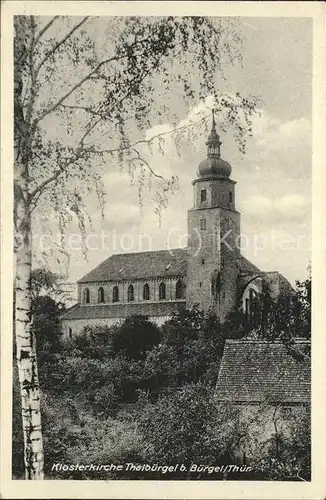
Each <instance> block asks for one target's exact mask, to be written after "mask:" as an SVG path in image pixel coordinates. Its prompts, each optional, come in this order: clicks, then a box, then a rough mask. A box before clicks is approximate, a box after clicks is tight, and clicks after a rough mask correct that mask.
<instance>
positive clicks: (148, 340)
mask: <svg viewBox="0 0 326 500" xmlns="http://www.w3.org/2000/svg"><path fill="white" fill-rule="evenodd" d="M160 341H161V331H160V329H159V328H158V327H157V326H156V325H155V324H154V323H151V322H150V321H148V320H147V319H146V318H144V317H143V316H131V317H128V318H126V319H125V321H124V322H123V324H122V325H121V326H120V327H118V328H116V329H115V331H114V333H113V348H114V351H115V352H116V353H123V354H124V355H126V356H127V358H128V359H143V358H144V357H145V355H146V352H147V351H150V350H151V349H152V348H153V347H154V346H155V345H158V344H159V343H160Z"/></svg>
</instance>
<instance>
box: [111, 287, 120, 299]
mask: <svg viewBox="0 0 326 500" xmlns="http://www.w3.org/2000/svg"><path fill="white" fill-rule="evenodd" d="M112 302H119V288H118V287H117V286H114V287H113V292H112Z"/></svg>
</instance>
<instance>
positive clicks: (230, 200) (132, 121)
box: [2, 2, 325, 499]
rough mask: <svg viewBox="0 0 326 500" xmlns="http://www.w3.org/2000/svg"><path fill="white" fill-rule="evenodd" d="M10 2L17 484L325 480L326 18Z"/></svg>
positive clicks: (141, 5) (215, 7) (313, 10)
mask: <svg viewBox="0 0 326 500" xmlns="http://www.w3.org/2000/svg"><path fill="white" fill-rule="evenodd" d="M9 3H11V2H9ZM12 3H13V4H19V3H21V4H24V5H25V6H26V9H25V10H24V9H21V10H19V9H18V8H17V7H16V10H15V12H14V14H13V15H12V16H11V17H10V16H7V23H8V25H10V26H9V28H8V32H9V33H11V36H12V38H11V40H9V45H8V46H7V50H8V51H10V43H11V44H12V47H11V48H12V59H13V62H12V72H11V75H9V78H11V81H12V86H13V90H12V96H11V97H10V96H8V99H9V100H10V99H12V117H11V119H12V145H11V148H12V152H11V155H12V184H11V188H10V185H9V188H8V189H9V191H10V189H12V192H13V195H12V198H11V199H12V206H11V207H10V204H9V203H8V204H7V205H6V206H7V209H6V214H5V216H6V217H9V219H10V220H12V224H13V227H12V230H11V234H12V243H11V244H10V242H9V246H10V245H11V252H12V260H11V264H9V265H8V264H5V266H6V267H8V268H9V267H10V269H11V268H13V271H12V272H13V274H12V278H9V279H8V280H6V285H5V289H6V293H7V294H8V293H9V297H10V301H7V303H8V302H10V308H12V309H11V311H12V312H11V313H10V317H11V319H10V318H9V319H10V321H9V324H10V322H11V325H12V341H10V337H9V334H8V335H7V342H8V344H10V345H9V349H7V350H6V352H7V353H8V356H7V358H8V360H9V358H10V363H9V361H7V363H8V366H9V365H10V370H11V373H12V374H11V378H10V377H9V379H10V380H11V382H10V384H9V385H10V387H7V393H8V394H7V395H8V398H9V399H8V404H9V406H11V423H10V425H8V432H9V435H10V436H11V437H10V452H9V453H10V456H7V457H6V461H7V462H8V464H9V468H10V478H9V479H10V482H11V484H19V485H20V487H21V488H22V491H23V493H21V495H24V494H25V495H26V494H27V493H24V487H25V486H24V485H26V487H29V486H28V484H29V483H30V482H31V481H32V482H33V481H41V482H42V481H45V482H46V483H47V484H48V485H49V484H50V483H51V484H54V485H56V484H58V483H60V482H61V483H64V484H66V483H67V484H68V485H69V486H70V484H77V483H78V484H80V486H79V490H78V491H79V494H78V495H79V496H76V497H73V496H71V498H77V497H78V498H95V496H92V495H95V493H92V488H96V487H97V484H98V483H100V484H104V485H111V484H112V485H114V488H115V490H114V491H115V493H112V494H111V493H110V495H109V496H108V497H106V498H113V496H111V495H118V494H117V493H116V491H118V488H119V487H122V486H123V484H124V482H125V481H129V482H130V481H132V484H131V486H130V493H129V495H131V496H130V497H133V496H132V495H133V494H134V493H133V490H135V489H136V488H140V487H141V485H142V484H144V485H145V487H146V483H148V485H149V486H150V484H152V483H153V482H155V484H157V488H161V491H160V493H158V492H157V491H156V493H153V496H152V497H151V498H163V497H164V498H168V497H167V494H165V493H164V491H165V490H164V487H165V486H163V485H167V484H168V483H171V485H172V483H175V482H177V484H178V485H181V486H180V487H182V485H183V486H186V485H187V488H188V489H189V491H190V492H191V488H192V484H194V485H195V484H199V483H200V482H201V483H202V484H204V486H206V487H207V488H208V487H209V484H211V489H212V491H211V493H210V495H211V496H210V497H209V498H220V497H219V496H218V495H219V494H221V493H218V491H219V484H221V485H222V486H223V487H224V488H226V487H227V485H228V484H229V483H232V485H238V487H239V488H240V487H241V488H242V490H243V491H245V494H243V495H245V496H241V498H253V497H251V496H250V495H251V493H250V491H249V489H248V487H247V486H248V485H249V484H250V485H251V484H253V483H254V486H253V488H254V487H255V486H259V484H262V485H264V488H263V489H262V491H264V495H267V496H264V498H288V497H287V496H280V497H276V496H275V494H274V495H272V493H270V494H271V495H272V496H271V497H269V496H268V494H269V492H268V489H269V488H270V487H271V485H272V487H273V485H274V484H275V483H277V484H278V485H280V486H281V485H282V484H284V485H287V487H288V488H289V491H290V489H291V485H292V487H293V491H295V492H299V491H300V490H299V489H298V488H301V487H302V488H307V487H308V485H310V486H311V485H312V482H313V481H314V478H316V474H315V473H314V468H313V467H314V466H312V464H314V463H315V462H316V461H314V460H313V456H312V437H311V436H312V420H311V413H312V411H311V410H312V408H313V407H312V400H311V398H312V385H311V380H312V377H311V368H312V363H311V358H312V352H314V347H313V346H312V345H311V344H312V338H314V339H316V337H317V332H316V331H315V328H317V324H319V323H318V321H313V322H312V316H313V307H314V306H315V303H314V296H315V295H314V293H313V290H314V286H315V285H314V276H315V274H314V273H316V274H317V276H318V274H319V275H322V273H323V270H322V269H321V268H320V269H317V270H316V265H315V264H314V260H313V256H314V252H313V251H312V247H313V238H312V234H313V231H312V226H313V213H314V211H313V207H315V208H316V204H314V203H313V186H314V185H316V183H313V178H314V177H313V154H314V142H313V132H314V130H313V92H314V84H313V73H314V62H313V61H314V57H313V55H314V40H316V38H315V37H314V23H316V19H315V18H314V16H316V14H317V16H318V13H320V14H321V15H322V16H323V15H324V10H323V9H324V7H322V5H321V6H319V5H318V2H303V4H305V6H302V3H300V2H296V3H298V9H299V11H300V6H301V7H302V9H303V10H302V13H303V14H302V15H300V12H298V13H297V14H295V13H294V10H293V9H292V11H291V12H292V14H290V15H281V14H279V15H277V14H275V15H267V14H266V15H265V14H264V8H263V6H262V4H263V3H261V2H248V4H250V5H251V7H253V4H255V3H256V4H261V5H260V9H259V10H258V9H257V13H256V14H255V15H253V14H252V12H253V11H252V9H251V11H250V12H251V14H248V15H245V13H244V10H243V9H242V10H241V9H240V7H241V6H242V7H244V5H241V4H245V3H246V2H234V4H238V12H237V9H236V8H235V9H234V12H235V13H234V14H232V15H225V14H224V13H222V8H221V7H220V8H219V4H220V2H203V4H209V5H206V9H203V12H204V13H203V14H202V13H201V11H200V9H199V8H198V13H196V14H195V13H194V9H191V8H190V9H189V12H188V11H187V5H186V4H187V2H100V3H99V4H100V6H99V10H97V11H96V9H95V7H94V12H92V6H91V5H90V4H93V5H94V6H95V5H97V4H98V3H97V2H94V3H93V2H44V3H45V4H47V7H48V10H49V12H48V13H47V12H45V10H43V11H42V9H41V8H40V12H39V13H38V12H37V6H36V5H35V4H36V3H35V2H12ZM40 3H41V2H40ZM189 3H190V4H193V6H192V7H193V8H194V7H195V5H194V2H189ZM226 3H227V2H226ZM231 3H232V2H231ZM271 3H273V2H271ZM271 3H269V2H266V5H267V4H268V5H269V9H267V8H266V12H267V11H268V12H270V8H271ZM276 3H278V2H276ZM280 3H282V2H280ZM284 3H285V4H286V2H284ZM29 4H31V9H30V10H29ZM32 4H33V5H32ZM37 4H38V2H37ZM54 4H56V5H54ZM58 4H62V9H61V11H60V6H58ZM81 4H88V6H89V8H88V10H89V11H90V13H89V14H88V13H87V12H86V11H87V8H86V7H87V6H86V7H85V5H84V6H83V5H81ZM119 4H120V5H119ZM172 4H174V5H172ZM67 5H68V6H69V8H71V13H66V12H65V6H67ZM78 5H79V7H80V8H79V7H78ZM137 5H138V6H137ZM221 5H223V2H221ZM51 6H53V7H55V8H53V15H52V12H51ZM106 7H107V10H106ZM154 7H158V10H157V13H155V12H156V11H155V10H154ZM160 7H162V8H161V10H160ZM208 7H210V9H209V8H208ZM233 7H236V6H235V5H233ZM257 7H258V5H257ZM309 7H310V15H309V14H308V13H309ZM320 7H321V10H318V9H319V8H320ZM182 9H184V12H183V11H182ZM219 11H220V12H221V13H219ZM205 12H206V14H205ZM248 12H249V11H248ZM280 12H281V11H280ZM84 13H85V15H84ZM322 16H321V17H322ZM7 42H8V41H7ZM2 50H6V49H5V48H4V47H3V46H2ZM5 70H6V71H8V68H7V69H6V68H3V71H4V72H5ZM3 123H4V122H3ZM3 130H4V129H3ZM4 132H5V131H4ZM5 133H6V132H5ZM2 167H3V169H2V170H3V171H5V170H6V169H7V170H8V172H9V170H10V168H11V167H10V165H9V163H8V166H7V164H6V165H4V163H3V162H2ZM8 175H9V174H8ZM5 194H6V193H5ZM2 215H4V214H2ZM9 236H10V235H9ZM8 248H9V247H8ZM321 251H322V249H321ZM315 253H316V254H317V252H315ZM3 272H4V269H2V273H3ZM8 272H9V271H8ZM10 272H11V271H10ZM9 276H10V275H9ZM10 279H12V280H13V281H12V283H13V287H12V288H13V290H12V292H11V290H10V289H11V281H10ZM312 297H313V299H312ZM312 325H313V326H312ZM314 325H315V326H314ZM323 334H324V332H322V331H319V332H318V335H321V336H322V335H323ZM314 342H315V340H314ZM11 360H12V361H11ZM317 365H318V360H316V367H317ZM316 369H318V367H317V368H316ZM318 373H319V372H318ZM9 379H8V380H9ZM324 382H325V381H323V383H322V381H321V380H320V381H319V382H318V386H319V388H320V389H322V387H323V384H324ZM320 389H319V393H320V392H321V390H320ZM317 392H318V391H317ZM317 392H316V393H315V394H317ZM321 406H322V401H320V407H321ZM317 407H318V401H317V403H316V408H317ZM313 413H314V411H313ZM9 428H10V430H9ZM322 437H323V435H321V439H322ZM324 458H325V457H324ZM317 468H318V465H316V470H317ZM52 482H53V483H52ZM307 483H308V484H307ZM38 484H40V483H37V485H38ZM128 484H130V483H128ZM160 484H161V486H160ZM37 485H35V484H34V488H37ZM93 485H94V486H93ZM44 487H46V484H45V486H44ZM48 488H49V490H48V493H47V494H48V495H52V496H51V498H56V497H55V490H54V489H53V490H52V491H51V488H50V487H49V486H48ZM84 488H85V490H84V491H83V489H84ZM295 488H297V489H295ZM43 491H45V490H43ZM67 491H68V490H67ZM93 491H94V492H95V489H94V490H93ZM110 491H111V490H110ZM112 491H113V490H112ZM137 491H138V490H137ZM140 491H141V490H139V493H137V495H138V496H137V498H150V497H147V496H143V497H142V496H141V493H140ZM170 491H171V490H170ZM306 491H308V490H305V489H303V490H302V493H294V494H292V496H291V498H298V499H299V498H308V496H304V495H305V494H307V493H305V492H306ZM309 491H310V490H309ZM319 491H321V489H320V490H319ZM26 492H27V490H26ZM87 492H90V493H89V494H90V496H87V494H88V493H87ZM324 494H325V488H324ZM71 495H72V494H71ZM83 495H84V496H83ZM155 495H156V496H155ZM157 495H159V496H157ZM190 495H191V494H190ZM214 495H215V496H214ZM4 498H14V497H13V496H8V497H7V496H5V497H4ZM15 498H30V497H27V496H15ZM34 498H37V496H35V497H34ZM39 498H40V497H39ZM42 498H45V496H43V497H42ZM60 498H61V497H60ZM65 498H67V497H65ZM96 498H104V496H98V497H96ZM114 498H120V497H119V496H115V497H114ZM121 498H127V496H124V497H121ZM133 498H136V497H133ZM169 498H170V497H169ZM171 498H172V497H171ZM175 498H177V496H175ZM180 498H181V497H180ZM182 498H187V494H185V495H184V496H183V497H182ZM189 498H194V497H192V496H189ZM197 498H199V496H197ZM205 498H206V497H205ZM207 498H208V497H207ZM223 498H233V497H231V496H230V497H227V496H224V497H223ZM234 498H240V496H238V497H234ZM255 498H256V497H255ZM260 498H263V497H262V496H260ZM309 498H324V497H323V494H322V493H320V496H318V497H317V496H316V497H312V496H310V497H309Z"/></svg>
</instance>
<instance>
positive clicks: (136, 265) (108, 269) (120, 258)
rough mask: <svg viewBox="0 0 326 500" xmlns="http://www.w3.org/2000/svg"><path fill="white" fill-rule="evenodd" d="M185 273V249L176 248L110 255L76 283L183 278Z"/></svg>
mask: <svg viewBox="0 0 326 500" xmlns="http://www.w3.org/2000/svg"><path fill="white" fill-rule="evenodd" d="M186 273H187V249H186V248H177V249H174V250H158V251H154V252H139V253H124V254H116V255H111V257H109V258H108V259H106V260H105V261H104V262H102V263H101V264H100V265H99V266H97V267H95V269H93V270H92V271H90V272H89V273H88V274H86V275H85V276H83V277H82V278H81V279H80V280H79V281H78V283H90V282H94V281H108V280H110V281H119V280H133V279H140V278H155V277H165V276H166V277H168V276H184V275H185V274H186Z"/></svg>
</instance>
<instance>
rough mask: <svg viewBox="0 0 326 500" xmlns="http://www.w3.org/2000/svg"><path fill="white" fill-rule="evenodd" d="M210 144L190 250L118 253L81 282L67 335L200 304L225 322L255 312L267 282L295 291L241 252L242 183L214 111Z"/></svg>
mask: <svg viewBox="0 0 326 500" xmlns="http://www.w3.org/2000/svg"><path fill="white" fill-rule="evenodd" d="M206 146H207V157H206V159H204V160H203V161H202V162H201V163H200V164H199V167H198V173H197V177H196V178H195V179H194V180H193V182H192V185H193V191H194V205H193V208H191V209H190V210H189V211H188V245H187V247H186V248H177V249H171V250H159V251H151V252H138V253H125V254H116V255H111V256H110V257H109V258H108V259H106V260H105V261H104V262H102V263H101V264H100V265H98V266H97V267H96V268H95V269H93V270H92V271H90V272H89V273H88V274H86V275H85V276H83V277H82V278H81V279H80V280H79V281H78V283H77V287H78V303H77V304H76V305H75V306H73V307H72V308H71V309H70V310H69V311H68V312H66V314H64V315H63V316H62V330H63V333H64V335H65V337H67V338H69V337H72V336H73V335H76V334H78V333H79V332H80V331H81V330H82V329H83V328H84V327H85V326H95V325H106V326H110V325H113V324H116V323H118V322H121V321H123V320H124V319H125V318H126V317H127V316H132V315H142V316H146V317H147V318H148V319H149V320H150V321H153V322H155V323H157V324H158V325H161V324H163V323H164V322H165V321H166V320H168V319H169V318H170V317H171V315H172V314H173V312H174V311H178V310H180V308H184V307H186V308H188V309H190V308H192V306H194V305H195V304H198V305H199V307H200V309H202V310H204V311H207V312H208V311H212V312H214V313H216V314H217V316H218V317H219V318H220V319H221V321H223V319H224V318H225V317H226V315H227V314H228V313H229V312H231V311H233V310H234V309H235V308H239V309H243V310H244V311H245V312H246V313H248V314H249V313H250V307H251V303H252V302H253V300H254V298H255V297H256V296H257V295H259V293H260V292H261V290H262V286H263V283H267V284H268V286H269V288H270V290H271V293H272V295H274V296H278V295H279V294H282V293H287V292H289V291H290V290H291V285H290V283H289V282H288V281H287V280H286V278H284V277H283V276H282V275H281V274H280V273H278V272H262V271H261V270H259V269H258V268H257V267H256V266H255V265H254V264H252V263H251V262H249V261H248V260H247V259H246V258H245V257H243V255H241V252H240V213H239V212H238V211H237V210H236V191H235V185H236V182H235V181H234V180H232V179H231V178H230V176H231V171H232V169H231V165H230V164H229V163H228V162H227V161H225V160H224V159H222V157H221V141H220V138H219V136H218V134H217V132H216V124H215V119H214V113H213V120H212V129H211V132H210V134H209V136H208V139H207V142H206Z"/></svg>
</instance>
